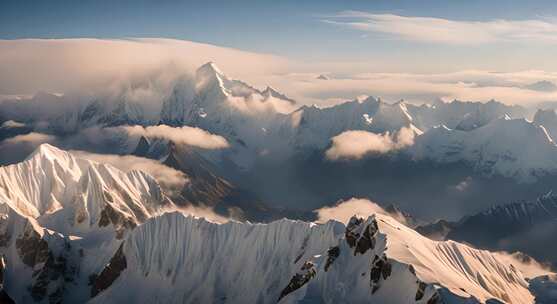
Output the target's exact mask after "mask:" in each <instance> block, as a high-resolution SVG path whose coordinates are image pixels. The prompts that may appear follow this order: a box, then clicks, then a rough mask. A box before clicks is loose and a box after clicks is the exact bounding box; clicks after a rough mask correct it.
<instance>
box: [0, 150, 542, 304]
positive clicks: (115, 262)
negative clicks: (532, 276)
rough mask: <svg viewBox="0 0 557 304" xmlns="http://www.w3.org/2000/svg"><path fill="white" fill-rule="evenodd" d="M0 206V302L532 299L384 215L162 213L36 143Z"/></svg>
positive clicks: (155, 201) (506, 270) (6, 176)
mask: <svg viewBox="0 0 557 304" xmlns="http://www.w3.org/2000/svg"><path fill="white" fill-rule="evenodd" d="M181 161H186V162H187V161H189V159H187V158H186V159H182V160H181ZM202 173H203V172H202ZM0 203H1V205H0V206H1V208H0V211H1V213H0V215H1V217H0V257H1V259H0V267H1V268H2V269H3V270H4V272H3V282H2V284H3V285H2V286H3V293H1V294H0V295H1V296H2V297H9V298H11V299H12V300H14V301H15V302H16V303H47V302H48V303H61V302H62V303H65V302H71V303H84V302H89V303H119V302H122V301H126V302H134V303H160V302H164V303H276V302H280V303H363V302H369V301H373V302H377V303H430V304H431V303H485V302H486V301H488V300H489V301H500V302H503V303H533V299H534V296H533V295H532V294H531V292H530V291H529V290H528V282H527V281H526V280H525V279H524V277H523V275H522V273H521V272H520V268H519V267H515V266H513V265H509V263H508V261H506V260H503V259H501V258H500V257H499V256H498V255H494V254H492V253H490V252H488V251H482V250H477V249H473V248H471V247H469V246H466V245H463V244H459V243H456V242H452V241H447V242H434V241H431V240H429V239H427V238H425V237H422V236H421V235H419V234H418V233H417V232H415V231H414V230H412V229H410V228H408V227H407V226H404V225H403V224H400V223H398V222H397V221H396V220H394V219H393V218H391V217H390V216H387V215H379V214H376V215H374V216H371V217H369V218H367V219H363V218H356V217H354V218H352V219H351V220H350V222H349V224H348V225H347V226H345V225H343V224H341V223H339V222H335V221H329V222H327V223H325V224H314V223H309V222H303V221H293V220H287V219H283V220H280V221H275V222H272V223H269V224H251V223H249V222H247V223H239V222H228V223H225V224H216V223H211V222H208V221H206V220H204V219H199V218H195V217H192V216H186V215H184V214H182V213H179V212H170V213H165V212H166V211H173V210H176V209H175V208H174V205H173V203H172V202H171V201H170V200H169V199H168V198H166V196H165V195H164V193H162V191H161V188H160V186H159V185H158V183H157V182H156V181H155V180H154V179H153V178H152V177H151V176H149V175H148V174H146V173H143V172H140V171H131V172H128V173H125V172H122V171H120V170H118V169H116V168H114V167H112V166H110V165H105V164H100V163H96V162H93V161H89V160H84V159H80V158H77V157H75V156H73V155H72V154H71V153H68V152H65V151H62V150H60V149H57V148H55V147H52V146H50V145H47V144H44V145H41V146H40V147H39V148H38V149H37V151H35V152H34V153H33V154H32V155H31V156H29V157H28V159H26V160H25V161H23V162H21V163H19V164H15V165H11V166H6V167H0ZM2 260H3V262H2ZM538 283H539V282H538ZM540 284H541V283H540Z"/></svg>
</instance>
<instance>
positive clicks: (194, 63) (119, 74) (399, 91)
mask: <svg viewBox="0 0 557 304" xmlns="http://www.w3.org/2000/svg"><path fill="white" fill-rule="evenodd" d="M358 18H362V17H358ZM406 18H413V17H406ZM341 21H342V20H341ZM455 36H458V35H455ZM458 49H462V48H458ZM537 49H539V48H537ZM37 54H40V56H37ZM438 55H439V54H438V53H434V54H433V55H431V54H430V55H428V54H421V53H420V54H415V53H412V56H409V55H408V54H406V55H405V54H401V55H400V56H402V57H400V56H398V54H397V56H391V55H384V56H383V57H376V56H372V57H371V59H369V60H368V61H366V60H367V59H366V60H354V59H353V58H339V59H337V60H336V61H323V62H321V61H319V62H308V63H301V62H296V61H294V60H289V59H286V58H283V57H279V56H274V55H268V54H260V53H253V52H246V51H241V50H237V49H231V48H225V47H218V46H214V45H208V44H201V43H195V42H190V41H184V40H172V39H129V40H102V39H22V40H0V99H5V98H7V97H8V96H9V97H11V98H14V95H25V96H27V95H33V94H35V93H36V92H38V91H47V92H55V93H56V92H57V93H65V95H66V96H72V94H70V93H75V92H74V91H78V93H90V94H95V95H96V96H97V97H98V96H100V97H101V98H104V99H108V100H111V99H114V100H116V101H119V100H121V98H124V97H125V98H126V99H128V100H130V101H134V102H136V103H138V104H140V105H142V106H145V107H146V109H151V110H153V113H157V109H158V110H160V105H161V104H162V99H163V98H164V97H165V96H167V95H168V94H169V92H170V90H171V87H172V85H173V84H174V81H175V80H176V78H177V77H184V76H186V77H187V76H189V77H190V78H191V76H192V73H193V71H194V70H195V69H196V68H197V67H199V66H200V65H201V64H203V63H206V62H208V61H214V62H215V63H216V64H217V65H218V66H219V67H220V68H221V69H222V70H223V71H224V72H225V73H226V74H227V75H228V76H230V77H231V78H234V79H240V80H243V81H246V82H247V83H250V84H252V85H254V86H256V87H259V88H263V87H265V86H267V85H271V86H273V87H275V88H277V89H278V90H279V91H281V92H282V93H285V94H286V95H288V96H289V97H292V98H293V99H294V100H296V101H298V102H299V103H301V104H318V105H331V104H335V103H339V102H341V101H345V100H348V99H353V98H355V97H357V96H360V95H372V96H378V97H382V98H383V99H385V100H388V101H396V100H400V99H405V100H407V101H410V102H418V103H422V102H431V101H432V100H434V99H436V98H443V99H445V100H452V99H460V100H473V101H487V100H490V99H496V100H499V101H502V102H505V103H510V104H522V105H526V104H534V103H537V102H543V101H555V100H557V91H550V92H548V91H545V92H544V91H535V90H531V89H528V88H527V87H528V85H530V84H532V83H535V82H538V81H542V80H548V81H552V82H553V83H557V73H553V72H548V71H541V70H531V69H533V68H538V69H547V70H551V69H553V70H555V69H556V68H557V65H554V64H552V62H551V61H548V60H547V59H546V57H544V56H533V55H532V54H531V53H525V54H522V55H521V54H516V53H514V52H508V54H507V53H500V52H497V54H496V58H492V57H489V56H487V57H481V58H478V57H475V56H474V54H468V53H466V54H460V53H456V54H454V55H451V56H448V55H447V56H448V57H447V56H445V57H443V58H437V57H439V56H438ZM511 55H512V56H511ZM428 56H429V57H428ZM432 56H433V57H432ZM457 56H460V57H462V58H459V60H455V58H454V57H457ZM501 58H503V59H504V60H503V59H501ZM460 59H462V60H460ZM500 59H501V60H503V61H502V64H501V60H500ZM246 63H249V64H246ZM417 66H418V67H417ZM419 66H421V67H419ZM501 68H503V69H504V71H513V70H514V71H521V72H503V73H502V72H500V71H499V70H500V69H501ZM471 69H474V70H471ZM479 69H481V70H479ZM525 69H528V70H525ZM492 70H495V71H497V72H493V71H492ZM522 70H525V71H522ZM384 71H391V72H390V73H385V72H384ZM401 71H402V72H401ZM410 71H414V73H408V72H410ZM417 71H419V72H417ZM447 71H452V72H447ZM455 71H456V72H455ZM434 72H437V74H432V73H434ZM320 74H326V75H327V76H328V78H329V80H327V81H323V80H320V79H317V77H318V76H319V75H320ZM74 95H75V94H74ZM84 95H87V94H84ZM68 98H69V99H71V101H73V102H75V100H76V98H74V97H71V98H70V97H68ZM90 100H91V99H90V98H87V99H86V100H85V101H86V102H89V101H90ZM233 102H236V103H235V104H234V105H236V106H238V107H239V108H243V109H249V110H252V111H253V109H255V110H259V112H260V111H261V110H266V109H267V108H268V107H270V106H272V107H274V108H275V109H276V110H277V111H279V112H288V111H290V110H291V107H290V105H289V104H286V103H281V104H277V103H275V102H260V100H234V101H233ZM57 104H59V105H60V107H67V104H68V103H63V102H57ZM50 108H51V109H52V110H49V109H48V108H47V109H45V107H42V108H41V111H34V112H35V113H37V112H39V113H40V112H44V111H48V112H51V111H52V112H56V110H57V109H56V108H58V107H53V106H51V107H50ZM35 109H36V108H35V107H34V108H33V110H35ZM147 112H148V111H147ZM256 112H257V111H256ZM259 112H257V113H259ZM35 115H39V114H35ZM39 116H40V115H39ZM7 119H16V118H15V117H7Z"/></svg>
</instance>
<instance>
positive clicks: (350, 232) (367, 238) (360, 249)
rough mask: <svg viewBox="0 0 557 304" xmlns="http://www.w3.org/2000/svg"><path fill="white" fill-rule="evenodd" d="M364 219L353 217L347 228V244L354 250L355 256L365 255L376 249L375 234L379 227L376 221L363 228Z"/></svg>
mask: <svg viewBox="0 0 557 304" xmlns="http://www.w3.org/2000/svg"><path fill="white" fill-rule="evenodd" d="M363 223H364V219H362V218H356V217H353V218H351V219H350V222H349V223H348V225H347V226H346V232H345V237H346V242H347V243H348V245H349V246H350V248H354V247H355V249H354V255H356V254H364V253H366V251H368V250H369V249H373V248H375V238H374V237H375V234H376V233H377V230H378V227H377V222H376V221H375V219H374V220H373V221H371V223H370V224H368V225H367V226H365V227H363Z"/></svg>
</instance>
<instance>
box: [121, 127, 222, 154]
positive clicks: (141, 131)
mask: <svg viewBox="0 0 557 304" xmlns="http://www.w3.org/2000/svg"><path fill="white" fill-rule="evenodd" d="M116 128H119V129H123V130H125V131H126V132H127V133H128V134H129V135H131V136H137V137H139V136H145V137H148V138H158V139H167V140H170V141H173V142H175V143H178V144H185V145H189V146H194V147H198V148H202V149H223V148H227V147H228V146H229V144H228V141H227V140H226V139H225V138H224V137H222V136H220V135H214V134H211V133H209V132H207V131H205V130H202V129H200V128H194V127H188V126H183V127H170V126H167V125H158V126H149V127H141V126H126V127H116Z"/></svg>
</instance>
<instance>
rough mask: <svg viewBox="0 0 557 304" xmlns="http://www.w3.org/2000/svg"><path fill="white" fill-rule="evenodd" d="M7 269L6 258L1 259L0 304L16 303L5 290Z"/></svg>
mask: <svg viewBox="0 0 557 304" xmlns="http://www.w3.org/2000/svg"><path fill="white" fill-rule="evenodd" d="M5 269H6V262H4V257H0V304H12V303H15V302H14V301H13V300H12V298H10V296H9V295H8V294H7V293H6V291H5V290H4V270H5Z"/></svg>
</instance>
